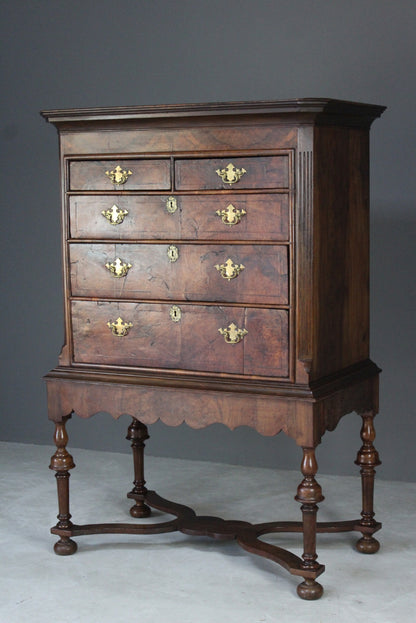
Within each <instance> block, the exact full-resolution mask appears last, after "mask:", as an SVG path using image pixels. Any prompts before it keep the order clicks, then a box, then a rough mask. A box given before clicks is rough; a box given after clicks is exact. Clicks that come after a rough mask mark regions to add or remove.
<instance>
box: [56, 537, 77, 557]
mask: <svg viewBox="0 0 416 623" xmlns="http://www.w3.org/2000/svg"><path fill="white" fill-rule="evenodd" d="M53 549H54V552H55V554H57V555H58V556H71V554H75V552H76V551H77V549H78V545H77V544H76V543H75V541H73V540H72V539H70V538H68V537H62V538H61V539H60V540H59V541H57V542H56V543H55V545H54V546H53Z"/></svg>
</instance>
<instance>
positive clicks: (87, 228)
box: [69, 193, 289, 241]
mask: <svg viewBox="0 0 416 623" xmlns="http://www.w3.org/2000/svg"><path fill="white" fill-rule="evenodd" d="M69 213H70V233H71V238H78V239H82V238H101V239H106V238H111V239H124V240H146V239H149V240H154V239H159V240H163V239H176V240H177V239H187V240H198V239H201V240H203V239H205V240H210V239H216V240H261V239H267V240H276V241H285V240H288V239H289V196H288V195H287V194H286V193H282V194H276V193H273V194H250V195H245V194H228V193H227V194H226V195H224V194H215V195H214V194H210V195H207V194H201V195H182V196H181V195H177V196H172V195H169V194H164V195H133V196H125V195H124V196H123V195H117V196H114V195H113V196H111V195H107V196H106V195H96V196H88V195H73V196H71V197H70V198H69Z"/></svg>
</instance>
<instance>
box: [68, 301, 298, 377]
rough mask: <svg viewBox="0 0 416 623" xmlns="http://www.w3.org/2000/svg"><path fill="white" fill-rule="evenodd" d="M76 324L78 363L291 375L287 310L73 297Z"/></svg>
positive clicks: (73, 316) (75, 360) (75, 351)
mask: <svg viewBox="0 0 416 623" xmlns="http://www.w3.org/2000/svg"><path fill="white" fill-rule="evenodd" d="M172 307H174V309H172ZM72 326H73V345H74V362H75V363H92V364H95V365H110V366H111V365H121V366H132V367H156V368H168V369H172V368H177V369H183V370H195V371H201V372H220V373H225V374H247V375H254V376H269V377H283V378H285V377H287V376H288V370H289V365H288V361H289V330H288V313H287V311H285V310H277V309H258V308H251V309H246V308H239V307H221V306H218V305H213V306H202V305H201V306H199V305H190V304H183V305H179V306H178V305H175V306H172V305H170V304H153V303H111V302H96V301H73V302H72Z"/></svg>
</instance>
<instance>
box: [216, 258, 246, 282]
mask: <svg viewBox="0 0 416 623" xmlns="http://www.w3.org/2000/svg"><path fill="white" fill-rule="evenodd" d="M215 268H216V269H217V270H218V271H219V272H220V274H221V277H223V278H224V279H228V281H230V280H231V279H235V278H236V277H238V275H239V274H240V273H241V271H242V270H244V268H245V266H244V265H243V264H240V265H238V264H234V262H233V261H232V259H231V258H228V260H227V261H226V262H225V264H216V265H215Z"/></svg>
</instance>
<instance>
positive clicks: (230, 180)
mask: <svg viewBox="0 0 416 623" xmlns="http://www.w3.org/2000/svg"><path fill="white" fill-rule="evenodd" d="M215 173H217V175H219V176H220V178H221V179H222V181H223V182H225V184H235V183H236V182H238V181H239V180H240V179H241V178H242V177H243V175H244V173H247V171H246V170H245V169H236V167H235V166H234V165H233V164H232V162H230V163H229V164H227V166H226V167H225V168H224V169H216V171H215Z"/></svg>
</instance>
